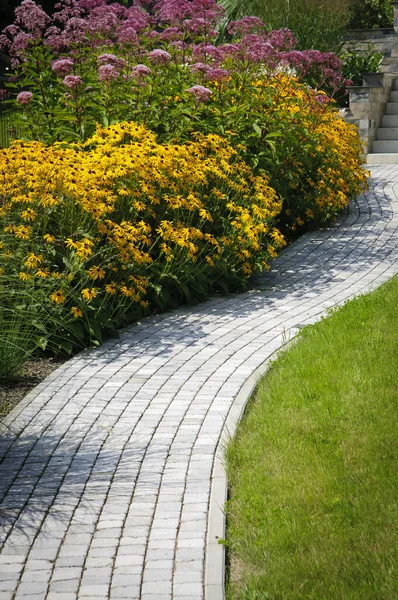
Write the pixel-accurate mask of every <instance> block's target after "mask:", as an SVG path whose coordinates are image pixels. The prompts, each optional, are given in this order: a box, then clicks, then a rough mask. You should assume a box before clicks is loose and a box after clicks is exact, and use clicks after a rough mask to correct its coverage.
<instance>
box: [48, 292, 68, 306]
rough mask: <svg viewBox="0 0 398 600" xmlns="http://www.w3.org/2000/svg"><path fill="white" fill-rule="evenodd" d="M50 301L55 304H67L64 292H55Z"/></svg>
mask: <svg viewBox="0 0 398 600" xmlns="http://www.w3.org/2000/svg"><path fill="white" fill-rule="evenodd" d="M50 300H52V302H55V304H63V303H64V302H65V294H64V293H63V291H62V290H55V292H53V293H52V294H50Z"/></svg>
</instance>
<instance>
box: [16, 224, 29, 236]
mask: <svg viewBox="0 0 398 600" xmlns="http://www.w3.org/2000/svg"><path fill="white" fill-rule="evenodd" d="M14 233H15V237H17V238H20V239H21V240H28V239H29V237H30V227H28V226H27V225H19V227H15V230H14Z"/></svg>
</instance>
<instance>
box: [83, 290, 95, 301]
mask: <svg viewBox="0 0 398 600" xmlns="http://www.w3.org/2000/svg"><path fill="white" fill-rule="evenodd" d="M97 294H98V290H97V289H96V288H84V289H83V290H82V297H83V298H84V300H87V301H88V302H90V301H91V300H93V299H94V298H96V296H97Z"/></svg>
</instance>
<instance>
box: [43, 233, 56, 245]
mask: <svg viewBox="0 0 398 600" xmlns="http://www.w3.org/2000/svg"><path fill="white" fill-rule="evenodd" d="M43 240H44V241H45V242H47V244H54V242H55V237H54V236H53V235H50V234H49V233H46V234H45V235H43Z"/></svg>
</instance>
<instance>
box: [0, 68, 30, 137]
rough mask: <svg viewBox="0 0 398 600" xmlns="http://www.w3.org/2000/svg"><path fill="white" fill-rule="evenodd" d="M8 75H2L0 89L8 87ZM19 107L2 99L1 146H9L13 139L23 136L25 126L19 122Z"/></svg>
mask: <svg viewBox="0 0 398 600" xmlns="http://www.w3.org/2000/svg"><path fill="white" fill-rule="evenodd" d="M6 81H7V75H0V91H1V90H5V89H6V85H5V84H6ZM19 112H20V111H19V109H18V107H14V106H12V105H10V104H7V103H5V102H4V101H2V100H1V99H0V148H7V147H8V146H9V145H10V144H11V142H12V141H13V140H16V139H18V138H20V137H23V133H24V128H23V126H21V125H20V124H19V123H18V113H19Z"/></svg>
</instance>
